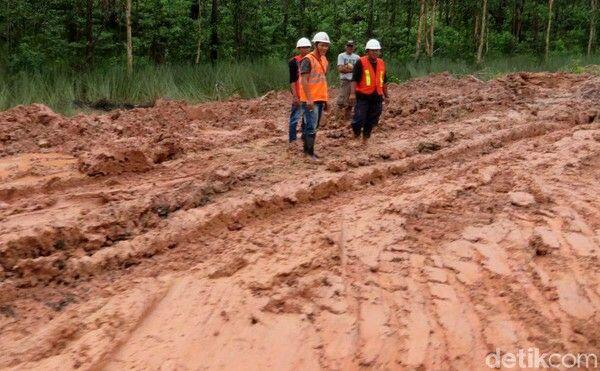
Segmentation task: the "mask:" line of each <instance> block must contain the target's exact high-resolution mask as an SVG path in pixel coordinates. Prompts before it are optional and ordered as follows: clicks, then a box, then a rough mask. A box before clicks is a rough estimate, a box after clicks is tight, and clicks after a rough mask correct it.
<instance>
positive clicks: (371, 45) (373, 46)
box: [365, 39, 381, 50]
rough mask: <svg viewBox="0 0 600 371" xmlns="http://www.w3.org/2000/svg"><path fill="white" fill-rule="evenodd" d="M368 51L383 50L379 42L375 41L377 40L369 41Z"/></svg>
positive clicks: (366, 47)
mask: <svg viewBox="0 0 600 371" xmlns="http://www.w3.org/2000/svg"><path fill="white" fill-rule="evenodd" d="M365 49H366V50H380V49H381V44H379V41H377V40H375V39H371V40H369V41H367V46H365Z"/></svg>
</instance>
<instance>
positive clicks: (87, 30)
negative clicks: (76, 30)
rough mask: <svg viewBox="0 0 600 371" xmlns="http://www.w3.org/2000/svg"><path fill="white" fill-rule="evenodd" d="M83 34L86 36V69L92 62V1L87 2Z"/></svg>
mask: <svg viewBox="0 0 600 371" xmlns="http://www.w3.org/2000/svg"><path fill="white" fill-rule="evenodd" d="M86 15H87V16H86V23H85V33H86V36H87V45H86V48H85V60H86V62H87V65H88V67H89V66H91V65H92V64H93V61H94V17H93V15H94V0H87V12H86Z"/></svg>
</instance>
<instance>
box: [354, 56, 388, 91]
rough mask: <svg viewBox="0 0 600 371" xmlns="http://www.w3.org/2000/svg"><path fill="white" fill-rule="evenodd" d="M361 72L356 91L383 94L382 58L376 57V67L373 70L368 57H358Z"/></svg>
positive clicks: (383, 65) (383, 70)
mask: <svg viewBox="0 0 600 371" xmlns="http://www.w3.org/2000/svg"><path fill="white" fill-rule="evenodd" d="M360 63H361V65H362V69H363V74H362V78H361V80H360V82H359V83H358V84H357V85H356V91H357V92H358V93H361V94H367V95H369V94H373V92H375V91H377V94H379V95H383V82H384V77H385V63H384V62H383V59H381V58H377V67H376V69H375V70H374V69H373V65H372V64H371V61H369V57H367V56H364V57H361V58H360Z"/></svg>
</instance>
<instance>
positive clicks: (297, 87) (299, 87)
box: [292, 54, 302, 97]
mask: <svg viewBox="0 0 600 371" xmlns="http://www.w3.org/2000/svg"><path fill="white" fill-rule="evenodd" d="M292 59H293V60H295V61H296V64H297V65H298V80H296V82H295V83H294V89H295V90H296V96H298V97H300V91H301V90H302V85H301V84H300V63H301V62H302V56H301V55H300V54H298V55H297V56H295V57H294V58H292Z"/></svg>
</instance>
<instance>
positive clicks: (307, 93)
mask: <svg viewBox="0 0 600 371" xmlns="http://www.w3.org/2000/svg"><path fill="white" fill-rule="evenodd" d="M312 41H313V44H314V46H315V48H314V50H313V51H312V52H311V53H309V54H308V55H307V56H306V57H304V59H302V63H301V64H300V74H301V75H300V76H301V81H302V83H301V85H302V89H301V90H300V102H301V105H302V113H303V114H304V120H305V130H304V133H303V139H304V153H305V154H307V155H308V156H310V157H311V158H312V159H313V160H316V159H317V155H316V154H315V141H316V138H317V129H318V127H319V123H320V122H321V117H322V116H323V111H326V110H327V101H328V99H329V96H328V92H327V89H328V87H327V69H328V67H329V63H328V61H327V58H326V57H325V56H326V55H327V51H328V50H329V44H330V42H329V36H328V35H327V34H326V33H325V32H317V33H316V34H315V36H314V37H313V40H312Z"/></svg>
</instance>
